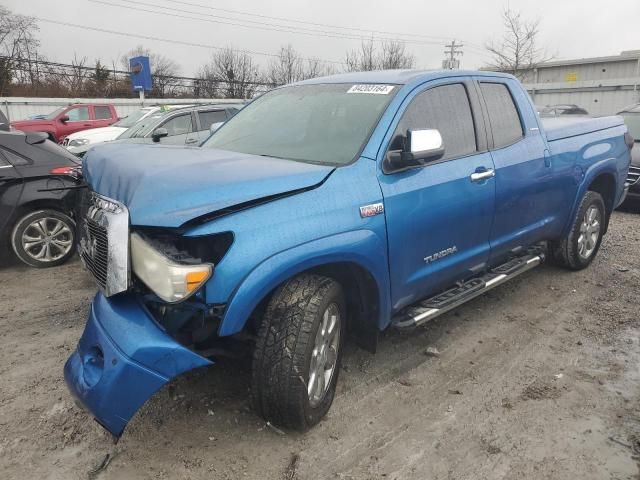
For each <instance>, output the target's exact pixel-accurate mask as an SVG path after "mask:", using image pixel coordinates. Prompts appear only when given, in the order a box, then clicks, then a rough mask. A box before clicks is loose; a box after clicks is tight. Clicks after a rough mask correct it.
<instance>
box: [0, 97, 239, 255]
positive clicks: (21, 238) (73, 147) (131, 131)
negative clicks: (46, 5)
mask: <svg viewBox="0 0 640 480" xmlns="http://www.w3.org/2000/svg"><path fill="white" fill-rule="evenodd" d="M96 107H97V105H93V106H86V108H87V111H88V112H94V115H95V112H96V111H97V110H96ZM241 107H242V104H221V105H215V104H214V105H197V106H193V105H192V106H185V105H172V106H163V107H160V106H154V107H145V108H141V109H140V110H138V111H136V112H134V113H132V114H131V115H129V116H127V117H125V118H123V119H121V120H119V121H117V122H116V123H114V124H113V125H111V126H105V127H101V128H91V129H87V130H84V131H80V132H77V133H71V134H68V133H65V137H64V140H63V141H62V143H61V145H56V143H54V140H55V139H54V138H52V137H53V136H55V135H52V134H51V132H50V131H48V129H49V127H50V126H51V125H52V124H56V122H60V123H65V122H61V121H60V118H61V117H65V116H66V117H69V113H70V112H73V111H76V110H77V109H78V106H75V105H70V106H69V107H65V108H64V109H59V110H57V111H56V112H57V113H55V112H54V113H55V115H53V113H52V114H50V115H48V116H47V117H51V119H52V120H46V121H42V122H39V123H38V122H32V121H29V122H14V123H13V124H12V126H13V127H14V130H13V131H9V124H8V122H6V121H3V119H4V120H6V119H5V118H4V115H2V116H0V252H2V253H3V252H5V251H7V250H11V251H13V253H14V254H15V255H16V257H17V258H18V259H19V260H21V261H22V262H24V263H25V264H27V265H30V266H33V267H50V266H56V265H60V264H62V263H63V262H65V261H66V260H68V259H69V258H70V257H71V256H72V255H73V254H74V252H75V247H76V245H75V243H76V242H75V234H76V232H75V229H76V226H75V218H76V207H77V205H78V199H79V194H80V191H81V189H82V188H84V185H83V182H82V166H81V164H80V161H81V160H80V158H79V157H82V156H84V154H85V153H86V152H87V151H88V150H89V149H90V148H92V147H93V146H95V145H97V144H99V143H102V142H106V141H115V142H118V143H162V144H169V145H192V146H197V145H199V144H200V143H202V142H203V141H204V140H205V139H207V138H208V137H209V136H210V134H211V132H212V131H214V130H215V129H216V128H217V127H219V126H220V125H221V124H222V123H224V122H225V121H226V120H227V119H229V118H231V117H232V116H233V115H234V114H235V113H236V112H237V111H238V110H239V109H240V108H241ZM83 108H85V106H83ZM92 108H93V110H92ZM111 108H112V107H111ZM114 112H115V110H114ZM71 115H76V114H75V113H72V114H71ZM90 115H91V113H90ZM56 119H57V120H56ZM66 123H67V124H68V123H70V122H68V121H67V122H66ZM3 125H4V126H5V127H6V128H3ZM16 125H17V126H19V127H21V128H24V130H26V131H20V130H18V129H17V128H16ZM36 125H39V127H37V126H36ZM30 128H33V129H37V128H42V129H43V131H41V132H38V131H30V130H29V129H30ZM57 135H60V131H58V133H57ZM63 147H64V148H63Z"/></svg>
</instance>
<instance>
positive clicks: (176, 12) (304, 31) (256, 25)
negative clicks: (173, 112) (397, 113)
mask: <svg viewBox="0 0 640 480" xmlns="http://www.w3.org/2000/svg"><path fill="white" fill-rule="evenodd" d="M89 2H91V3H99V4H102V5H107V6H110V7H117V8H126V9H127V10H137V11H139V12H144V13H151V14H155V15H165V16H170V17H172V18H175V17H178V18H184V19H186V20H197V21H201V22H209V23H216V24H222V25H232V26H236V27H244V28H251V29H259V30H267V31H275V32H283V33H293V34H298V35H309V36H315V37H327V38H339V39H345V40H360V41H363V40H368V39H369V38H368V37H365V36H362V35H349V34H343V33H339V32H328V31H324V30H313V29H308V28H301V27H295V26H289V25H278V24H272V23H265V22H257V21H253V20H242V19H235V18H229V17H221V16H219V15H211V14H206V13H199V12H193V11H189V10H180V9H176V8H172V7H163V6H159V5H154V4H150V3H146V2H140V1H136V0H127V4H126V5H121V4H117V3H112V2H108V1H105V0H89ZM132 3H134V4H137V5H145V6H148V7H152V8H154V9H156V10H149V9H146V8H140V7H133V6H131V5H130V4H132ZM158 8H161V9H164V10H168V12H159V11H157V9H158ZM180 12H185V13H189V14H192V15H200V16H206V17H210V18H200V17H194V16H189V15H183V14H181V13H180ZM212 18H221V19H223V20H232V21H231V22H229V21H223V20H214V19H212ZM236 22H245V23H251V24H253V25H246V24H244V23H236ZM371 40H375V41H397V42H401V43H412V44H417V45H440V43H441V40H440V41H435V40H408V39H400V38H390V37H371Z"/></svg>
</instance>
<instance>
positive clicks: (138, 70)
mask: <svg viewBox="0 0 640 480" xmlns="http://www.w3.org/2000/svg"><path fill="white" fill-rule="evenodd" d="M129 72H131V73H130V76H131V89H132V90H133V91H134V92H143V91H147V92H148V91H150V90H151V87H152V82H151V65H150V64H149V57H144V56H142V57H133V58H130V59H129Z"/></svg>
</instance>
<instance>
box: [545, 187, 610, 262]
mask: <svg viewBox="0 0 640 480" xmlns="http://www.w3.org/2000/svg"><path fill="white" fill-rule="evenodd" d="M606 214H607V213H606V210H605V207H604V200H602V196H601V195H600V194H599V193H597V192H592V191H588V192H587V193H586V194H585V195H584V197H583V198H582V201H581V202H580V206H579V208H578V214H577V215H576V218H575V220H574V222H573V225H572V226H571V230H570V231H569V234H568V235H567V236H566V237H565V238H563V239H562V240H559V241H556V242H552V243H551V244H550V253H551V258H552V260H553V261H554V263H556V264H558V265H560V266H563V267H566V268H570V269H572V270H582V269H583V268H586V267H588V266H589V264H590V263H591V262H592V261H593V259H594V257H595V256H596V254H597V253H598V250H599V249H600V243H601V242H602V236H603V235H604V229H605V225H606Z"/></svg>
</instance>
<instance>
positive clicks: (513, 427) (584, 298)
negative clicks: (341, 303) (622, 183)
mask: <svg viewBox="0 0 640 480" xmlns="http://www.w3.org/2000/svg"><path fill="white" fill-rule="evenodd" d="M639 242H640V216H639V215H634V214H630V213H616V214H615V215H614V218H613V220H612V227H611V230H610V233H609V235H608V236H607V237H606V239H605V241H604V243H603V245H602V249H601V251H600V254H599V255H598V257H597V259H596V261H595V262H594V264H593V265H592V266H591V267H590V268H589V269H587V270H586V271H582V272H579V273H570V272H565V271H562V270H559V269H556V268H554V267H552V266H548V265H545V266H542V267H540V268H538V269H536V270H533V271H532V272H530V273H528V274H525V275H524V276H523V277H521V278H520V279H517V280H515V281H514V282H513V283H511V284H506V285H504V286H502V287H499V288H498V289H496V290H494V291H493V292H491V293H489V294H488V295H487V296H485V297H481V298H479V299H476V300H474V301H473V302H471V303H469V304H467V305H466V306H464V307H462V308H460V309H458V310H457V311H455V312H452V313H450V314H448V315H446V316H443V317H441V318H439V319H438V320H436V321H434V322H432V323H431V324H429V325H428V326H426V327H424V328H421V329H419V330H417V331H416V332H414V333H413V334H399V333H397V332H387V333H385V334H384V336H383V338H382V339H381V343H380V349H379V353H378V354H377V355H375V356H372V355H370V354H367V353H365V352H362V351H360V350H358V349H357V348H355V347H353V346H348V351H347V354H346V355H345V361H344V365H343V371H342V373H341V379H340V380H341V381H340V383H339V386H338V388H339V391H338V396H337V398H336V401H335V403H334V405H333V408H332V410H331V412H330V414H329V416H328V418H327V419H326V420H325V421H323V422H322V423H321V424H320V425H319V426H318V427H316V428H315V429H314V430H312V431H311V432H309V433H306V434H298V433H291V432H286V433H285V432H278V431H275V430H274V429H271V428H269V427H268V426H265V424H264V422H262V421H261V420H260V418H258V417H257V416H256V415H255V414H254V413H253V412H252V411H251V410H250V408H249V404H248V401H247V392H248V387H249V375H248V368H247V365H238V364H237V363H224V364H218V365H215V366H213V367H211V368H209V369H207V370H202V371H196V372H192V373H190V374H187V375H186V376H184V377H182V378H180V379H178V381H176V382H174V383H173V384H172V385H170V386H168V387H167V388H164V389H163V390H161V391H160V392H158V393H157V394H156V395H155V396H154V397H153V398H152V400H151V401H150V402H148V403H147V404H146V405H145V407H143V409H142V410H141V412H140V413H139V414H138V415H137V416H136V417H135V418H134V420H133V421H132V423H131V424H130V425H129V427H128V429H127V431H126V432H125V434H124V436H123V437H122V439H121V440H120V441H119V443H117V444H114V443H113V442H112V440H111V438H110V436H109V435H108V434H106V433H105V432H104V431H103V430H102V429H101V428H100V427H99V426H98V425H97V424H96V423H95V422H93V421H92V420H91V419H90V418H89V417H88V416H87V415H86V414H85V413H84V412H83V411H81V410H80V409H79V408H77V407H76V406H75V405H74V404H73V402H72V400H71V398H70V396H69V394H68V393H67V390H66V388H65V385H64V382H63V380H62V366H63V363H64V361H65V360H66V358H67V356H68V355H69V354H70V352H71V351H72V349H73V348H74V347H75V344H76V342H77V340H78V338H79V336H80V334H81V332H82V328H83V325H84V321H85V315H86V313H87V307H88V304H89V299H90V298H91V297H92V295H93V294H94V290H95V289H94V285H93V283H92V281H91V279H90V278H89V277H88V275H87V274H85V273H84V272H83V271H82V270H81V268H80V264H79V263H78V262H72V263H71V264H69V265H66V266H64V267H61V268H57V269H54V270H46V271H38V270H31V269H25V268H22V267H18V266H9V267H5V268H4V269H2V270H0V285H1V287H2V288H0V332H1V333H0V351H1V352H2V362H1V363H0V386H1V387H0V392H1V393H0V472H1V473H0V477H1V478H3V479H5V480H8V479H22V478H37V479H75V478H82V479H84V478H100V479H128V478H134V479H138V478H140V479H173V478H181V479H187V478H188V479H204V478H207V479H214V478H215V479H218V478H261V479H264V478H270V479H271V478H273V479H288V480H292V479H298V480H302V479H321V478H338V479H394V478H395V479H405V478H407V479H457V480H458V479H488V478H491V479H496V478H499V479H502V478H504V479H518V478H526V479H532V478H535V479H537V478H553V479H572V480H573V479H575V478H581V479H606V478H611V479H614V478H615V479H628V478H639V476H638V458H639V457H638V456H640V403H639V400H640V369H639V368H638V365H639V361H640V330H639V328H638V327H639V326H640V318H639V309H638V301H639V300H640V252H639V250H638V245H639ZM429 347H434V348H436V349H437V352H439V353H436V354H435V355H433V354H431V353H428V352H427V348H429Z"/></svg>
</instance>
